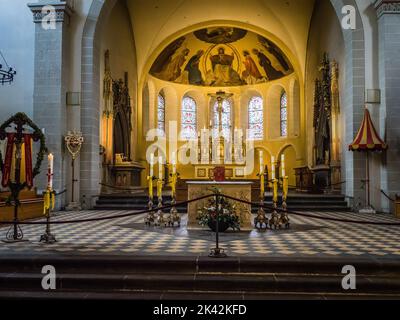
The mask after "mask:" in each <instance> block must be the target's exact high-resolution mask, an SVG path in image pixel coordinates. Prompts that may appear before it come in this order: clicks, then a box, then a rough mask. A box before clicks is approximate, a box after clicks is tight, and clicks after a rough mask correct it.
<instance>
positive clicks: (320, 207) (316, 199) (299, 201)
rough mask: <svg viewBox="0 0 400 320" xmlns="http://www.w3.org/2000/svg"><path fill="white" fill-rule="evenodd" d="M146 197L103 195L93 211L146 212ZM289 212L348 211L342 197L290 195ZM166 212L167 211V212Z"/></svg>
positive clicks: (167, 198) (166, 197)
mask: <svg viewBox="0 0 400 320" xmlns="http://www.w3.org/2000/svg"><path fill="white" fill-rule="evenodd" d="M157 202H158V200H157V198H156V197H154V199H153V203H154V204H155V205H157ZM147 203H148V196H147V195H146V194H145V193H144V192H142V193H141V194H139V193H137V194H104V195H101V196H100V198H99V199H98V200H97V202H96V205H95V206H94V209H96V210H138V211H141V210H146V209H147ZM163 203H164V204H165V205H168V204H170V203H171V196H170V195H169V193H168V192H165V194H164V196H163ZM278 203H282V198H281V197H279V198H278ZM265 205H266V206H269V207H272V194H271V193H266V196H265ZM287 205H288V209H289V210H293V211H349V210H350V209H349V208H348V205H347V202H346V200H345V197H344V196H343V195H336V194H334V195H333V194H324V195H321V194H315V195H311V194H299V193H291V194H289V196H288V199H287ZM177 210H178V212H180V213H185V212H186V211H187V209H186V206H185V205H183V206H182V205H180V206H177ZM257 210H258V208H257V207H253V208H252V212H253V213H255V212H257ZM167 211H168V210H167Z"/></svg>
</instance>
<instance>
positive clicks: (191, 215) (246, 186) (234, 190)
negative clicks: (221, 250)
mask: <svg viewBox="0 0 400 320" xmlns="http://www.w3.org/2000/svg"><path fill="white" fill-rule="evenodd" d="M186 183H187V184H188V200H192V199H196V198H199V197H202V196H205V195H208V194H212V193H213V191H212V188H213V187H216V188H218V189H219V190H220V191H221V193H223V194H226V195H228V196H231V197H234V198H237V199H241V200H245V201H249V202H250V201H251V185H252V182H247V181H187V182H186ZM229 201H233V200H229ZM207 202H208V199H203V200H199V201H195V202H191V203H189V204H188V224H187V227H188V229H199V228H202V227H201V226H200V225H199V223H198V221H197V219H196V218H197V216H198V210H199V209H201V208H202V207H204V206H206V205H207ZM235 205H236V213H237V214H239V216H240V220H241V224H240V229H241V230H244V231H249V230H252V229H253V227H252V223H251V205H249V204H245V203H241V202H237V201H236V202H235Z"/></svg>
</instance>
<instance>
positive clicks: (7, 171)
mask: <svg viewBox="0 0 400 320" xmlns="http://www.w3.org/2000/svg"><path fill="white" fill-rule="evenodd" d="M14 137H15V133H7V148H6V156H5V159H4V168H3V178H2V179H1V185H2V186H3V187H4V188H6V187H7V186H8V183H9V182H10V175H11V165H12V157H13V149H14Z"/></svg>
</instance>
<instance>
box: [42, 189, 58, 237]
mask: <svg viewBox="0 0 400 320" xmlns="http://www.w3.org/2000/svg"><path fill="white" fill-rule="evenodd" d="M55 196H56V195H55V192H54V191H53V190H52V189H51V187H50V186H48V187H47V190H46V192H45V193H44V197H45V201H44V202H45V205H44V211H45V215H46V231H45V233H44V234H42V235H41V236H40V240H39V242H42V241H43V242H45V243H49V244H52V243H55V242H57V240H56V237H55V236H54V235H53V234H52V233H51V231H50V216H51V210H52V209H54V200H55Z"/></svg>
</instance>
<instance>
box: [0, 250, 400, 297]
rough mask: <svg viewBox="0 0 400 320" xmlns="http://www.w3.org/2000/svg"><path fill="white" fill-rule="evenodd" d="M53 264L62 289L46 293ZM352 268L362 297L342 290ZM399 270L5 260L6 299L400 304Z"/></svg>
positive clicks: (319, 262)
mask: <svg viewBox="0 0 400 320" xmlns="http://www.w3.org/2000/svg"><path fill="white" fill-rule="evenodd" d="M45 265H52V266H54V267H55V270H56V290H53V291H52V290H50V291H47V292H45V291H44V290H42V288H41V281H42V279H43V275H42V274H41V270H42V267H43V266H45ZM345 265H352V266H354V267H355V269H356V272H357V277H356V290H354V291H351V290H350V291H345V290H343V288H342V279H343V277H344V274H342V273H341V271H342V268H343V266H345ZM399 270H400V262H399V261H395V260H383V259H381V260H379V261H378V260H376V259H372V258H370V259H361V258H354V257H349V258H347V259H344V258H338V257H335V258H330V259H323V258H318V257H314V258H312V259H306V258H296V259H293V258H286V257H280V258H279V257H268V258H252V257H241V258H240V259H239V258H233V257H232V258H226V259H212V258H208V257H202V256H198V257H195V256H194V257H165V256H142V257H140V256H131V257H129V256H54V257H51V256H47V257H46V256H35V257H33V256H27V257H21V256H1V257H0V298H9V299H21V298H39V299H40V298H42V299H43V298H62V299H71V298H72V299H79V298H86V299H87V298H103V299H145V298H150V299H151V298H152V299H173V298H174V297H175V298H179V299H193V298H203V299H260V298H263V299H266V298H270V299H277V298H285V297H291V298H301V297H302V298H320V299H325V298H329V297H339V298H368V297H381V298H384V297H386V298H389V297H390V298H400V271H399Z"/></svg>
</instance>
